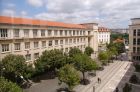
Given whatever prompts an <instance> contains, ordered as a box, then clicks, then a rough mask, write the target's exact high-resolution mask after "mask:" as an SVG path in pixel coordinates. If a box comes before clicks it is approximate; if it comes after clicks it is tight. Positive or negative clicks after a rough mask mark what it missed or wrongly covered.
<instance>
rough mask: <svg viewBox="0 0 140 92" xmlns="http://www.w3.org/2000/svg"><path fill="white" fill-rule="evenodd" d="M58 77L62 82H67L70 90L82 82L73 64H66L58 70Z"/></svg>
mask: <svg viewBox="0 0 140 92" xmlns="http://www.w3.org/2000/svg"><path fill="white" fill-rule="evenodd" d="M58 79H59V80H60V82H64V83H66V84H67V85H68V87H69V90H70V91H71V90H72V89H73V87H74V86H76V85H78V84H79V82H80V77H79V74H78V72H77V70H76V69H75V68H74V67H73V65H65V66H64V67H62V68H60V70H59V72H58Z"/></svg>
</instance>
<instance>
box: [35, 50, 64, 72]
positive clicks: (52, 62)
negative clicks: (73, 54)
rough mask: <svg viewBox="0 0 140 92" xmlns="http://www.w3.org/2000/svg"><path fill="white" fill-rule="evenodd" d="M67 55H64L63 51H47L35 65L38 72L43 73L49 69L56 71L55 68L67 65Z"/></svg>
mask: <svg viewBox="0 0 140 92" xmlns="http://www.w3.org/2000/svg"><path fill="white" fill-rule="evenodd" d="M66 60H67V55H66V54H64V53H63V52H62V51H61V50H57V49H54V50H50V51H48V50H46V51H44V52H43V53H42V55H41V56H40V57H39V59H38V60H37V62H36V63H35V66H36V69H37V70H38V72H43V71H45V70H47V69H52V70H54V69H55V68H58V69H59V68H61V67H62V66H64V65H65V64H66Z"/></svg>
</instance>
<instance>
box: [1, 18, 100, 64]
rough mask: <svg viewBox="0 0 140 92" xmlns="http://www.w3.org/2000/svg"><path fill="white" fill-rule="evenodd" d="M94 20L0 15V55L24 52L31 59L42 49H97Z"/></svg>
mask: <svg viewBox="0 0 140 92" xmlns="http://www.w3.org/2000/svg"><path fill="white" fill-rule="evenodd" d="M97 34H98V24H96V23H87V24H79V25H78V24H69V23H61V22H52V21H45V20H36V19H27V18H15V17H6V16H0V59H2V58H3V57H4V56H6V55H7V54H19V55H23V56H25V58H26V60H27V62H29V63H32V61H34V60H35V59H37V58H38V57H39V55H41V54H42V52H43V51H44V50H51V49H61V50H63V51H64V52H68V51H69V50H70V48H72V47H77V48H79V49H81V50H82V51H84V49H85V47H86V46H90V47H92V48H93V49H94V51H95V52H98V43H97V42H98V39H97V38H98V37H97Z"/></svg>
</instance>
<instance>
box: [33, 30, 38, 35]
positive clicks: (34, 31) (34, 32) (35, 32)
mask: <svg viewBox="0 0 140 92" xmlns="http://www.w3.org/2000/svg"><path fill="white" fill-rule="evenodd" d="M37 32H38V30H37V29H34V30H33V37H37Z"/></svg>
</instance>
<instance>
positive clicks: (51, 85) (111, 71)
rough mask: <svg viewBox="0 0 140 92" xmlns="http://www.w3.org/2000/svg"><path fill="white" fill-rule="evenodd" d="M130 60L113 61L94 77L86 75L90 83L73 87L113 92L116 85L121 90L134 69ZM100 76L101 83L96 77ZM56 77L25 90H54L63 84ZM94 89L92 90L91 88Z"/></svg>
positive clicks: (79, 91) (89, 91)
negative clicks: (59, 83)
mask: <svg viewBox="0 0 140 92" xmlns="http://www.w3.org/2000/svg"><path fill="white" fill-rule="evenodd" d="M131 64H132V63H131V62H127V61H114V63H110V65H108V66H105V67H104V68H105V69H104V70H103V71H97V72H96V74H97V76H96V77H88V76H87V77H88V79H90V81H91V83H90V84H88V85H78V86H76V87H75V88H74V90H75V91H76V92H114V90H115V89H116V87H118V88H119V90H120V91H119V92H122V90H121V89H122V87H123V84H124V83H126V82H127V81H128V80H129V78H130V76H131V75H132V72H133V70H134V68H133V66H132V65H131ZM98 77H99V78H101V83H100V84H99V83H98V82H97V78H98ZM58 82H59V81H58V79H57V78H56V79H51V80H42V81H41V83H36V84H33V86H32V87H30V88H29V89H27V90H26V92H56V89H58V88H60V87H62V86H64V85H61V86H59V85H58ZM93 89H94V90H93Z"/></svg>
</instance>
